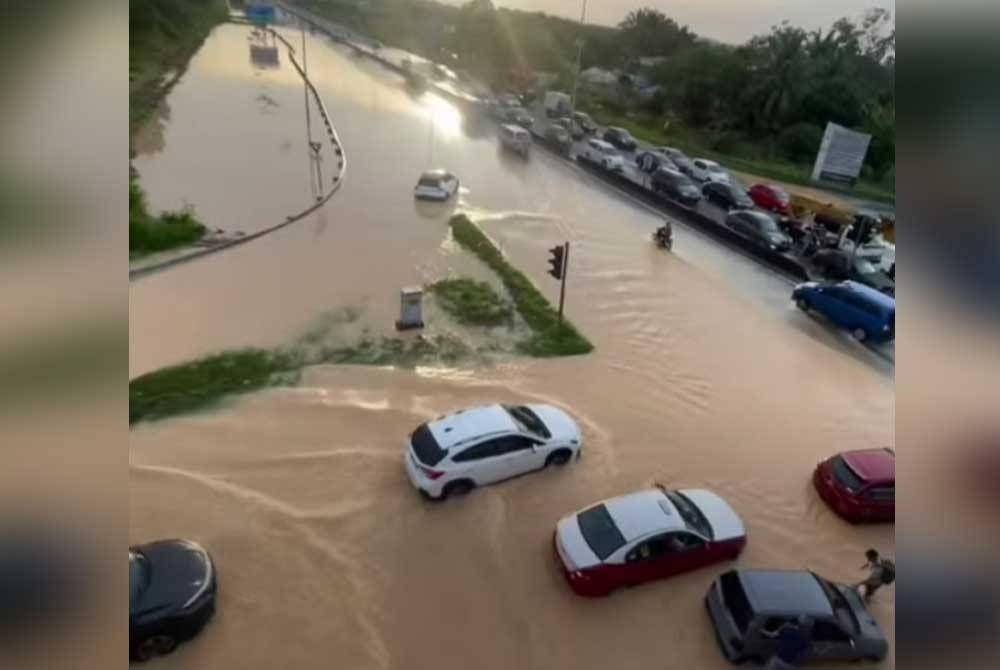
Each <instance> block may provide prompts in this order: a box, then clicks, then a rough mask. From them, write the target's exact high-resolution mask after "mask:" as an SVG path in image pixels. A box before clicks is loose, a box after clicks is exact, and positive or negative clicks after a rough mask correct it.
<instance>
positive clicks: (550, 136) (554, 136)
mask: <svg viewBox="0 0 1000 670" xmlns="http://www.w3.org/2000/svg"><path fill="white" fill-rule="evenodd" d="M545 140H546V141H547V142H549V143H550V144H551V145H552V146H554V147H555V148H556V149H558V150H559V151H561V152H563V153H565V152H568V151H569V148H570V147H571V146H573V137H572V136H571V135H570V132H569V130H568V129H567V128H566V124H565V123H564V122H562V121H561V120H556V121H553V122H552V123H550V124H549V126H548V128H546V129H545Z"/></svg>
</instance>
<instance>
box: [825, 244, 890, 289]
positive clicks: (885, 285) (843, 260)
mask: <svg viewBox="0 0 1000 670" xmlns="http://www.w3.org/2000/svg"><path fill="white" fill-rule="evenodd" d="M812 263H813V265H814V266H815V268H816V270H817V272H819V273H820V274H822V275H823V277H824V278H825V279H836V280H842V279H853V280H854V281H856V282H860V283H862V284H865V285H867V286H871V287H872V288H873V289H876V290H878V291H881V292H882V293H885V294H886V295H892V296H894V295H895V294H896V282H895V281H894V280H893V278H892V277H891V276H890V275H889V273H887V272H884V271H882V270H879V269H878V268H877V267H875V266H874V265H872V263H871V261H869V260H868V259H867V258H865V257H864V256H856V257H854V258H853V259H852V258H851V254H850V252H848V251H844V250H843V249H820V250H819V251H817V252H816V253H815V254H813V257H812Z"/></svg>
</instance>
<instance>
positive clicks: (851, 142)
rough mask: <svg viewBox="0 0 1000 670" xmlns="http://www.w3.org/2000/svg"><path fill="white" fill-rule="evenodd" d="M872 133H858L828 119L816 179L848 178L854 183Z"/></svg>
mask: <svg viewBox="0 0 1000 670" xmlns="http://www.w3.org/2000/svg"><path fill="white" fill-rule="evenodd" d="M871 141H872V136H871V135H867V134H865V133H859V132H857V131H855V130H851V129H849V128H844V127H843V126H838V125H837V124H836V123H827V124H826V132H824V133H823V141H822V142H820V145H819V152H818V153H817V154H816V164H815V165H813V172H812V178H813V181H821V180H827V181H846V182H850V183H852V184H853V183H854V182H855V181H856V180H857V178H858V175H860V174H861V166H862V165H863V164H864V162H865V154H866V153H868V144H869V143H870V142H871Z"/></svg>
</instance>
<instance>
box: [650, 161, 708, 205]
mask: <svg viewBox="0 0 1000 670" xmlns="http://www.w3.org/2000/svg"><path fill="white" fill-rule="evenodd" d="M652 188H653V190H654V191H656V192H657V193H662V194H663V195H665V196H667V197H668V198H672V199H674V200H678V201H680V202H682V203H684V204H685V205H687V206H689V207H692V206H694V205H695V204H697V202H698V201H699V200H701V189H699V188H698V186H697V184H695V183H694V182H693V181H691V179H690V178H689V177H687V176H686V175H683V174H681V173H680V172H679V171H677V170H671V169H669V168H665V167H661V168H660V169H659V170H657V171H656V172H654V173H653V178H652Z"/></svg>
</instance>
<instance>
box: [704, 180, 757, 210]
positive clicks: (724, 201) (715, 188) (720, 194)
mask: <svg viewBox="0 0 1000 670" xmlns="http://www.w3.org/2000/svg"><path fill="white" fill-rule="evenodd" d="M701 193H702V195H704V196H705V199H706V200H708V201H709V202H711V203H713V204H716V205H718V206H719V207H722V208H723V209H727V210H729V209H753V200H751V199H750V196H748V195H747V192H746V188H745V187H744V186H743V184H741V183H739V182H738V181H735V180H733V181H730V182H718V181H709V182H706V183H705V185H704V186H702V188H701Z"/></svg>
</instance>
